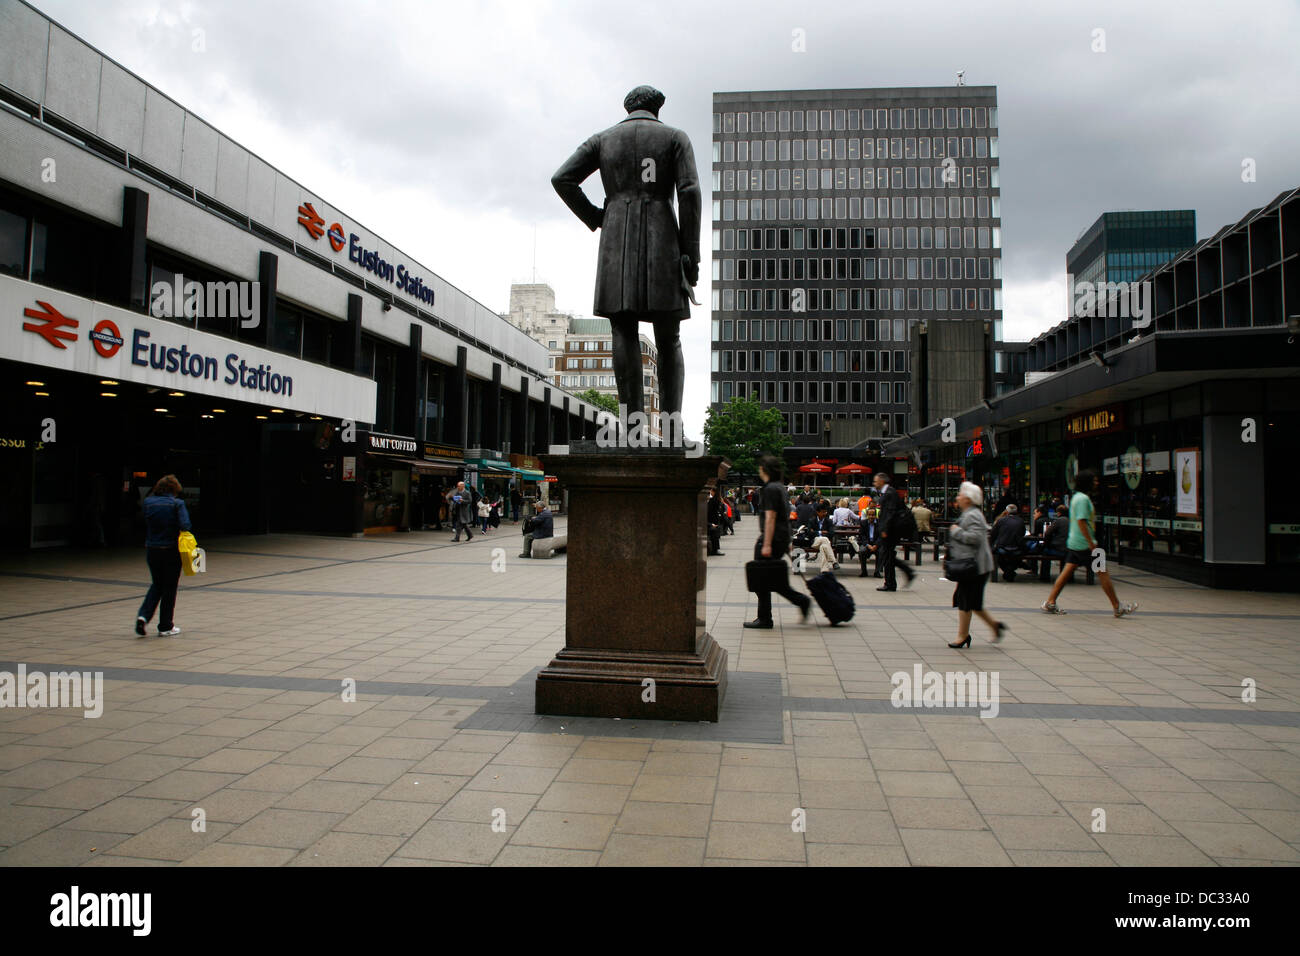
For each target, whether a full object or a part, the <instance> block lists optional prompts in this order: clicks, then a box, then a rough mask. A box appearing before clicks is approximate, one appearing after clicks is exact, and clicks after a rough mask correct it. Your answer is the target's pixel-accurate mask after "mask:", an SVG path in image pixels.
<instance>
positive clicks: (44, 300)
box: [0, 276, 414, 451]
mask: <svg viewBox="0 0 1300 956" xmlns="http://www.w3.org/2000/svg"><path fill="white" fill-rule="evenodd" d="M4 315H7V316H11V318H10V319H8V320H0V358H7V359H11V360H13V361H17V362H26V363H28V364H30V365H39V366H45V367H48V368H54V369H61V370H64V371H69V372H80V373H83V374H87V375H95V376H103V377H107V378H113V379H118V380H125V381H131V382H138V383H141V384H145V385H153V386H156V387H160V388H167V389H182V390H184V391H187V392H192V393H195V394H200V395H209V396H211V397H213V398H218V399H227V400H235V401H246V402H255V403H263V402H268V401H270V402H274V404H275V405H276V406H277V407H281V408H285V409H288V410H291V411H301V412H309V413H311V414H315V415H321V416H329V417H331V418H350V419H353V420H354V421H372V420H373V419H374V414H375V397H376V396H375V389H376V385H375V383H374V381H372V380H371V379H368V378H363V377H361V376H359V375H351V374H348V373H346V372H340V371H337V370H335V369H331V368H327V367H325V366H321V365H316V364H314V363H311V362H304V361H302V360H301V359H296V358H291V357H289V356H287V355H281V354H278V353H274V352H270V351H267V350H266V349H261V348H257V347H255V346H250V345H247V344H245V343H243V342H238V341H235V340H234V339H228V338H224V337H222V336H219V335H212V334H210V333H207V332H200V331H198V330H197V329H194V328H191V327H189V326H185V325H180V324H178V323H175V322H166V321H160V320H158V319H153V318H150V317H148V316H144V315H139V314H137V313H134V312H129V311H127V310H126V309H119V308H117V307H116V306H110V305H105V304H103V303H102V302H93V301H91V300H89V299H83V298H80V297H78V296H71V295H65V294H63V293H59V292H55V291H53V290H52V289H49V288H48V287H46V286H39V285H35V284H34V283H30V282H25V281H23V280H21V279H15V278H12V277H10V276H0V316H4ZM19 316H21V319H20V318H19ZM83 331H84V332H85V334H84V336H83ZM411 450H412V451H413V450H414V446H412V449H411Z"/></svg>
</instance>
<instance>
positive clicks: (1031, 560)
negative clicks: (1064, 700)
mask: <svg viewBox="0 0 1300 956" xmlns="http://www.w3.org/2000/svg"><path fill="white" fill-rule="evenodd" d="M1018 560H1019V561H1020V562H1021V563H1022V564H1028V565H1029V569H1028V570H1027V571H1026V572H1025V573H1027V574H1029V575H1030V576H1031V577H1034V578H1037V576H1038V575H1039V574H1040V573H1041V572H1042V567H1041V564H1042V562H1044V561H1046V562H1047V564H1048V565H1049V572H1050V565H1051V563H1052V562H1053V561H1059V562H1061V568H1059V569H1058V570H1057V572H1056V573H1057V574H1060V573H1061V570H1062V569H1064V567H1065V558H1064V556H1060V555H1051V556H1049V555H1046V554H1030V553H1028V552H1026V553H1024V554H1022V555H1020V556H1019V558H1018ZM997 561H998V556H997V555H996V554H995V555H994V556H993V573H992V576H991V578H990V580H993V581H996V580H997V579H998V570H999V569H998V565H997ZM1079 567H1081V568H1083V571H1084V574H1085V575H1086V577H1087V583H1088V584H1093V583H1094V582H1095V581H1096V576H1095V575H1094V574H1093V573H1092V562H1091V561H1089V562H1088V563H1087V564H1083V565H1079ZM1076 570H1077V569H1076ZM1052 580H1056V575H1052Z"/></svg>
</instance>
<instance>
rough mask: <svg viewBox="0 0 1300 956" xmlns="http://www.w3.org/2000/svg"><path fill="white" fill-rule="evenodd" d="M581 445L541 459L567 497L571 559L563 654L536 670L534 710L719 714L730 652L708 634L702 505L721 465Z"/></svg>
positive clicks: (679, 716)
mask: <svg viewBox="0 0 1300 956" xmlns="http://www.w3.org/2000/svg"><path fill="white" fill-rule="evenodd" d="M585 445H586V443H584V446H585ZM584 446H579V445H577V444H576V443H575V444H574V445H573V446H571V447H570V452H571V453H570V454H567V455H549V456H545V457H544V459H543V460H544V464H545V468H546V472H547V474H553V475H555V476H556V477H557V478H558V479H559V480H560V482H562V483H563V485H564V487H565V488H566V489H567V491H568V494H569V505H568V512H569V514H568V520H569V529H568V531H569V547H568V562H569V563H568V568H567V572H568V578H567V582H566V592H565V597H566V600H565V641H564V649H563V650H561V651H560V652H559V653H558V654H556V656H555V659H554V660H552V661H551V663H550V664H549V665H547V666H546V667H544V668H543V669H542V670H541V672H540V673H539V674H538V675H537V697H536V711H537V713H539V714H555V715H573V716H583V717H621V718H624V719H627V718H641V719H649V720H709V721H716V720H717V719H718V711H719V709H720V708H721V706H722V698H723V696H724V694H725V693H726V688H727V652H726V651H725V650H723V649H722V647H721V646H720V645H719V644H717V642H715V641H714V640H713V637H712V636H711V635H710V634H709V633H708V632H707V631H706V630H705V629H704V575H705V568H704V551H705V541H706V531H707V526H706V502H707V499H708V493H709V490H710V489H711V488H712V487H713V486H714V485H715V484H716V483H717V480H718V479H719V478H721V477H723V476H724V475H725V474H726V471H727V467H728V465H727V463H726V461H725V460H724V459H722V458H719V457H716V456H714V457H698V458H688V457H686V455H685V454H684V453H683V452H682V451H681V450H680V449H678V450H669V449H650V450H645V451H642V452H640V453H638V452H637V451H629V450H627V449H596V448H594V447H590V448H588V447H584Z"/></svg>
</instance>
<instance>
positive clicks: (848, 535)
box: [831, 527, 938, 564]
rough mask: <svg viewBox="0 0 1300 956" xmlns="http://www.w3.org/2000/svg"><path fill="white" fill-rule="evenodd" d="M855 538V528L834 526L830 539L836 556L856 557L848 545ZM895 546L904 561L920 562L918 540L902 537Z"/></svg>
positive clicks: (856, 536)
mask: <svg viewBox="0 0 1300 956" xmlns="http://www.w3.org/2000/svg"><path fill="white" fill-rule="evenodd" d="M857 539H858V529H857V528H855V527H848V528H836V529H835V537H834V540H832V541H831V549H832V550H833V551H834V552H835V556H836V558H839V557H840V556H842V555H847V556H848V557H849V558H850V559H856V558H857V557H858V555H857V552H855V551H854V550H853V549H852V548H851V547H850V546H849V541H850V540H853V541H856V540H857ZM895 547H896V548H897V549H898V551H897V552H896V553H898V554H900V555H901V556H902V559H903V560H904V561H908V562H910V563H911V564H920V563H921V542H920V541H917V540H914V539H911V538H904V539H903V540H902V541H900V542H898V544H897V545H895ZM864 550H865V549H864ZM935 554H936V555H937V554H938V552H937V551H936V552H935ZM867 556H868V557H871V556H872V555H871V552H869V551H868V552H867Z"/></svg>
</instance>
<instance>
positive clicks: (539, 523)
mask: <svg viewBox="0 0 1300 956" xmlns="http://www.w3.org/2000/svg"><path fill="white" fill-rule="evenodd" d="M553 537H555V521H554V518H553V516H552V515H551V509H550V508H549V507H547V504H546V502H545V501H544V500H542V499H540V498H539V499H538V500H537V510H536V512H534V514H533V516H532V517H531V518H528V519H527V520H526V521H524V550H523V553H522V554H520V555H519V557H521V558H531V557H532V556H533V542H534V541H539V540H542V539H544V538H553Z"/></svg>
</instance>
